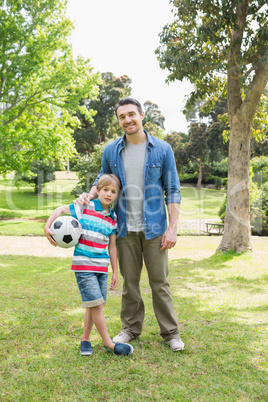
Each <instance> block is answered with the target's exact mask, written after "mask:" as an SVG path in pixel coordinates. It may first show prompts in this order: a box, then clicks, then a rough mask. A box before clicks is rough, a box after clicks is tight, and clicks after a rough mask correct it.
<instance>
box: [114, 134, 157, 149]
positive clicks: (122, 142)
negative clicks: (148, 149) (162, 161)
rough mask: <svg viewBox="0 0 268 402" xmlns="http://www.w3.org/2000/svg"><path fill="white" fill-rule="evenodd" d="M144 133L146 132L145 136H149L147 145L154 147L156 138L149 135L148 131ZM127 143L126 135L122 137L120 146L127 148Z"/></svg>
mask: <svg viewBox="0 0 268 402" xmlns="http://www.w3.org/2000/svg"><path fill="white" fill-rule="evenodd" d="M143 131H144V132H145V134H146V135H147V144H148V145H150V146H154V137H153V136H152V135H150V134H148V133H147V131H146V130H143ZM125 141H126V134H124V135H123V136H122V137H121V141H120V145H121V146H122V147H124V146H125Z"/></svg>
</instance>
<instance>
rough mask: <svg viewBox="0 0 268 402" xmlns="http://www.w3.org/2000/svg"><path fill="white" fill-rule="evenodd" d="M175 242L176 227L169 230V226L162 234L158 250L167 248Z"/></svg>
mask: <svg viewBox="0 0 268 402" xmlns="http://www.w3.org/2000/svg"><path fill="white" fill-rule="evenodd" d="M176 243H177V227H176V228H175V229H174V230H171V229H170V227H169V228H167V230H166V231H165V233H164V234H163V237H162V241H161V248H160V251H163V250H168V249H170V248H172V247H174V246H175V244H176Z"/></svg>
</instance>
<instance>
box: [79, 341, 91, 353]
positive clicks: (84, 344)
mask: <svg viewBox="0 0 268 402" xmlns="http://www.w3.org/2000/svg"><path fill="white" fill-rule="evenodd" d="M80 354H81V355H82V356H89V355H92V347H91V343H90V342H88V341H81V349H80Z"/></svg>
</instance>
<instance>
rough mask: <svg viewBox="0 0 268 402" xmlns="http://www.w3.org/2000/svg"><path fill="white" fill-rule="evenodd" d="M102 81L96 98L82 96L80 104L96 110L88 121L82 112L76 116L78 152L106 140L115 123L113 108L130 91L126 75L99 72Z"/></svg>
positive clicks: (87, 149)
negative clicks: (79, 126)
mask: <svg viewBox="0 0 268 402" xmlns="http://www.w3.org/2000/svg"><path fill="white" fill-rule="evenodd" d="M101 78H102V83H101V85H100V87H99V95H98V97H97V99H90V98H83V99H82V100H81V105H84V106H86V107H87V108H89V109H93V110H95V111H96V114H95V115H94V117H93V121H89V120H88V119H86V118H85V117H84V115H83V114H81V113H78V114H77V116H78V118H79V120H80V122H81V128H79V129H78V130H76V131H75V132H74V138H75V140H76V148H77V150H78V152H82V153H85V152H92V150H93V147H94V145H95V144H96V143H101V142H103V141H106V138H109V137H111V136H112V134H113V128H114V126H115V125H116V117H115V113H114V108H115V106H116V105H117V103H118V102H119V100H120V99H121V98H124V97H127V96H129V95H130V93H131V86H130V85H131V79H130V78H129V77H128V76H127V75H122V76H120V77H115V76H114V75H113V73H110V72H107V73H102V74H101Z"/></svg>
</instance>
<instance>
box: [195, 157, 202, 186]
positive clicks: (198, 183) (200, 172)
mask: <svg viewBox="0 0 268 402" xmlns="http://www.w3.org/2000/svg"><path fill="white" fill-rule="evenodd" d="M202 163H203V161H202V157H201V158H200V162H199V173H198V180H197V185H196V188H198V189H200V188H201V186H202V179H203V171H202Z"/></svg>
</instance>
